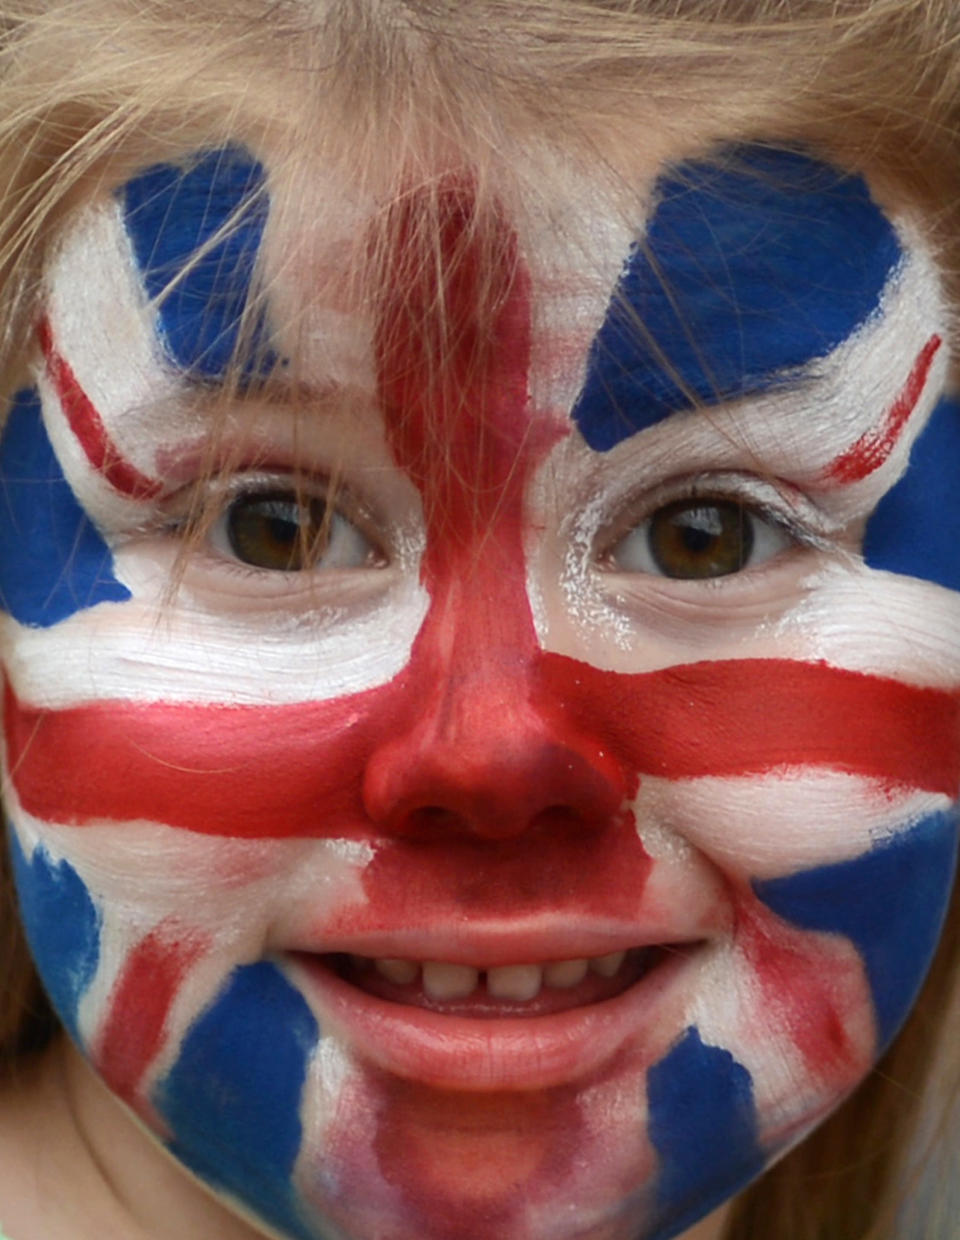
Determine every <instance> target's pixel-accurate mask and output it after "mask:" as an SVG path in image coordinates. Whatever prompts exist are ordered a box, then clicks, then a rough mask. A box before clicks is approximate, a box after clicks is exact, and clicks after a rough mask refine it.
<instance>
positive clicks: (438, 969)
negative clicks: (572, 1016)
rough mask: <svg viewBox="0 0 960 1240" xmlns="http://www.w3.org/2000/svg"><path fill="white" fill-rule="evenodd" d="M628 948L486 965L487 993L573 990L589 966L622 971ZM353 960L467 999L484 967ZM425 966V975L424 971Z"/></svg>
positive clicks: (517, 996) (393, 978) (435, 995)
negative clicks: (570, 957)
mask: <svg viewBox="0 0 960 1240" xmlns="http://www.w3.org/2000/svg"><path fill="white" fill-rule="evenodd" d="M626 955H627V953H626V952H625V951H621V952H610V953H609V954H608V955H606V956H594V957H593V958H592V959H589V960H588V959H584V958H581V959H577V960H553V961H551V962H550V963H549V964H543V965H540V964H509V965H498V966H496V967H494V968H490V969H486V970H484V971H483V972H485V974H486V980H487V993H488V994H489V995H490V996H491V997H492V998H494V999H511V1000H513V1001H515V1002H525V1001H527V1000H529V999H535V998H536V997H537V995H538V994H539V993H540V988H541V986H550V987H552V988H554V989H556V990H569V989H571V988H572V987H573V986H579V984H580V983H581V982H582V981H583V979H584V978H585V977H586V976H587V972H588V970H589V971H591V972H593V973H596V974H598V975H599V976H600V977H604V978H611V977H613V976H614V975H615V974H616V973H618V972H619V970H620V967H621V965H622V964H623V962H624V960H625V959H626ZM350 960H351V962H352V964H353V965H354V966H355V967H356V968H357V969H361V970H365V969H369V968H370V967H371V966H372V967H373V968H374V969H375V970H376V972H377V973H379V974H380V976H381V977H382V978H385V979H386V980H387V981H388V982H392V983H393V984H394V985H395V986H409V985H411V984H412V983H414V982H416V981H417V979H418V978H420V977H421V975H422V984H423V989H424V991H425V992H426V994H427V995H429V996H430V998H431V999H438V1000H444V999H465V998H466V997H467V996H468V995H471V994H473V992H474V991H475V990H476V988H477V986H478V985H479V982H480V974H481V972H482V970H480V969H475V968H473V966H471V965H465V964H445V963H443V962H442V961H437V960H430V961H427V962H426V963H425V964H423V965H421V964H420V962H419V961H417V960H401V959H399V958H396V957H393V956H385V957H380V958H378V959H376V960H371V959H370V958H369V957H366V956H351V957H350ZM421 971H422V974H421Z"/></svg>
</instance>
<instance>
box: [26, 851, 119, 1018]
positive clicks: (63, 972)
mask: <svg viewBox="0 0 960 1240" xmlns="http://www.w3.org/2000/svg"><path fill="white" fill-rule="evenodd" d="M10 850H11V856H12V858H13V874H14V881H15V882H16V887H17V895H18V898H19V901H20V914H21V917H22V919H23V927H24V930H25V931H26V934H27V940H28V941H29V943H30V950H31V951H32V952H33V957H34V960H35V961H36V963H37V968H38V969H39V971H40V976H41V978H42V979H43V984H44V987H45V988H46V991H47V994H48V995H49V996H50V1001H51V1003H52V1004H53V1006H54V1008H55V1009H56V1011H57V1013H58V1015H59V1017H60V1019H61V1020H62V1021H63V1023H64V1025H65V1026H66V1028H67V1030H68V1031H69V1033H70V1034H71V1035H72V1036H73V1037H74V1039H76V1038H77V1009H78V1007H79V1005H80V1000H81V999H82V998H83V996H84V994H85V993H86V989H87V987H88V986H89V985H90V983H91V982H92V981H93V977H94V974H95V973H96V971H97V965H98V964H99V961H100V915H99V913H98V912H97V909H96V907H95V905H94V903H93V900H92V899H91V897H90V893H89V891H87V888H86V887H85V885H84V883H83V881H82V879H81V878H80V876H79V875H78V874H77V872H76V870H74V869H73V867H72V866H71V865H69V864H68V863H67V862H66V861H56V862H55V861H53V860H52V859H51V857H50V855H49V853H48V852H46V850H45V849H44V848H43V847H42V846H40V845H37V847H36V848H35V849H34V851H33V856H32V857H31V858H30V860H29V861H28V860H27V858H26V857H25V856H24V853H23V850H22V849H21V848H20V844H19V841H18V840H17V836H16V832H14V831H12V830H11V831H10Z"/></svg>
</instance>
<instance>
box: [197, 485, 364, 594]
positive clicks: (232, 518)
mask: <svg viewBox="0 0 960 1240" xmlns="http://www.w3.org/2000/svg"><path fill="white" fill-rule="evenodd" d="M210 542H211V544H212V545H213V547H214V548H215V549H216V550H217V551H219V552H221V553H222V554H224V555H227V556H229V557H230V558H231V559H235V560H239V561H240V562H241V563H242V564H248V565H250V566H251V567H252V568H259V569H265V570H267V571H270V572H280V573H300V572H309V571H329V570H331V569H351V568H372V567H376V566H377V565H378V564H379V563H380V562H382V558H383V557H382V555H381V553H380V552H379V550H378V549H377V548H376V547H375V546H374V545H373V543H372V542H371V541H370V539H369V538H367V536H366V535H365V534H364V533H363V532H362V531H361V530H360V529H358V528H357V526H356V525H354V524H353V522H352V521H350V520H348V519H347V517H345V516H344V515H343V513H341V512H339V511H338V510H337V509H336V508H335V507H334V506H333V505H332V504H331V503H329V501H328V500H327V499H326V498H325V497H323V496H317V495H314V496H311V495H304V494H302V493H298V492H297V491H295V490H291V489H288V488H281V487H277V488H273V489H269V490H259V491H244V492H241V493H240V494H239V495H237V496H236V497H235V498H234V499H233V500H231V502H230V503H229V504H228V505H227V506H226V508H225V509H224V510H223V512H222V513H221V514H220V516H219V517H218V518H217V520H216V521H215V522H214V524H213V526H212V528H211V531H210Z"/></svg>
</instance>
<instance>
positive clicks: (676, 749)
mask: <svg viewBox="0 0 960 1240" xmlns="http://www.w3.org/2000/svg"><path fill="white" fill-rule="evenodd" d="M538 680H539V688H538V689H537V691H536V696H537V698H538V703H537V705H538V707H539V709H540V710H541V711H542V712H543V714H544V716H545V718H546V721H547V724H548V725H549V724H550V722H551V719H553V718H554V717H560V716H562V727H563V728H564V729H565V732H567V733H569V732H571V731H574V732H576V733H584V734H587V735H590V736H593V737H595V738H597V740H598V742H599V743H600V744H602V745H605V746H606V747H607V748H608V749H609V751H610V753H611V755H612V756H613V757H614V758H615V759H616V761H617V762H618V763H619V764H620V765H621V766H622V768H623V769H624V771H626V772H629V773H631V774H632V773H633V772H639V774H640V776H641V777H642V776H643V775H655V776H659V777H661V778H666V779H682V778H694V777H699V776H709V775H713V776H726V775H731V776H738V775H750V774H762V773H764V772H768V771H775V770H777V769H778V768H785V767H791V768H796V767H814V768H826V769H830V770H837V771H844V772H848V773H850V774H853V775H858V776H862V777H865V778H871V779H877V780H882V781H885V782H887V783H889V784H890V785H892V786H903V787H908V788H916V789H923V790H926V791H930V792H939V793H945V794H946V795H948V796H950V797H954V798H955V797H957V796H958V794H960V787H958V780H960V694H958V693H956V692H953V693H948V692H943V691H940V690H936V689H921V688H914V687H911V686H909V685H905V684H902V683H900V682H899V681H896V680H888V679H884V678H881V677H876V676H868V675H864V674H861V673H858V672H852V671H845V670H843V669H840V668H834V667H830V666H828V665H826V664H814V663H797V662H792V661H789V660H773V659H771V660H766V659H753V660H730V661H725V662H715V663H714V662H707V663H695V664H687V665H684V666H681V667H675V668H668V669H666V670H663V671H656V672H649V673H643V674H639V675H632V676H626V675H617V674H615V673H612V672H604V671H599V670H598V669H596V668H593V667H590V666H589V665H587V664H584V663H578V662H576V661H574V660H572V659H567V658H564V657H563V656H560V655H549V654H548V655H544V656H542V657H541V659H540V662H539V673H538ZM403 688H404V684H403V679H402V677H401V678H398V680H397V681H395V682H392V683H391V684H390V685H386V686H383V687H382V689H374V690H369V691H367V692H365V693H360V694H356V695H354V696H353V697H348V698H340V699H336V700H334V701H329V702H305V703H297V704H292V705H282V706H269V707H262V708H261V707H255V706H193V705H172V704H165V703H150V704H138V703H136V702H124V701H104V702H97V703H95V704H92V705H89V706H79V707H74V708H72V709H68V710H61V711H53V712H51V711H47V710H43V709H40V708H38V707H34V706H31V705H29V704H28V703H24V702H21V701H19V700H18V699H17V698H16V697H15V696H14V694H13V693H12V691H11V690H10V689H9V688H8V689H7V691H6V702H5V706H6V709H5V732H6V742H7V750H8V769H10V770H11V772H12V780H13V784H14V787H15V789H16V792H17V796H18V797H19V799H20V802H21V804H22V805H23V808H24V809H25V810H27V811H28V812H29V813H31V814H33V815H35V816H36V817H38V818H40V819H45V820H47V821H52V822H59V823H65V824H73V825H84V824H86V823H95V822H98V821H104V820H106V821H115V822H124V821H129V820H135V819H141V818H145V819H149V820H152V821H160V822H164V823H168V824H170V825H171V826H175V827H181V828H184V829H187V830H190V831H197V832H201V833H203V834H209V835H224V836H239V837H257V838H272V837H284V836H306V837H312V838H322V837H328V836H351V835H352V836H354V837H358V838H368V837H370V835H371V834H372V833H373V827H372V825H371V823H370V819H369V817H368V815H367V813H366V810H365V806H364V798H363V780H364V774H365V770H366V766H367V763H368V761H369V759H370V757H371V755H372V754H374V753H375V752H377V751H378V750H379V748H380V746H381V745H382V744H384V743H385V741H386V740H387V739H388V738H390V737H391V736H395V735H396V728H397V727H398V726H401V727H406V709H405V708H404V710H403V712H402V713H399V704H400V702H401V700H403V699H405V698H406V694H405V693H404V692H403ZM393 703H396V705H394V704H393ZM557 726H558V727H559V726H561V725H560V724H558V725H557ZM509 730H510V719H509V717H508V716H507V715H506V714H505V715H504V732H503V734H504V736H505V737H509ZM470 757H471V755H470V749H469V738H466V740H465V750H464V764H465V766H466V767H468V768H469V766H470Z"/></svg>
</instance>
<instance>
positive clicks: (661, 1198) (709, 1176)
mask: <svg viewBox="0 0 960 1240" xmlns="http://www.w3.org/2000/svg"><path fill="white" fill-rule="evenodd" d="M647 1104H648V1108H649V1128H650V1140H651V1142H652V1144H653V1147H654V1149H655V1150H656V1151H657V1154H658V1155H659V1159H660V1173H659V1177H658V1180H657V1186H656V1211H657V1218H658V1219H660V1220H662V1221H661V1222H660V1225H659V1230H657V1231H656V1232H655V1240H669V1237H671V1236H678V1235H679V1234H680V1233H681V1232H683V1231H686V1229H687V1228H688V1227H692V1226H693V1224H694V1223H695V1222H696V1221H697V1220H698V1219H700V1218H702V1217H703V1216H704V1215H705V1214H708V1213H709V1212H710V1211H711V1210H712V1209H713V1208H714V1207H715V1206H718V1205H719V1204H720V1203H721V1202H723V1201H726V1200H727V1199H728V1198H729V1197H731V1196H733V1195H734V1194H735V1193H737V1192H738V1191H739V1190H740V1189H741V1188H742V1187H743V1186H744V1185H745V1184H747V1183H748V1182H749V1181H750V1180H752V1179H754V1178H755V1177H756V1176H757V1175H759V1174H760V1172H761V1171H762V1170H763V1166H764V1157H763V1154H762V1153H761V1151H760V1148H759V1146H758V1144H757V1123H756V1114H755V1111H754V1103H753V1081H752V1079H751V1076H750V1073H749V1072H748V1071H747V1069H746V1068H744V1067H743V1065H742V1064H739V1063H737V1061H736V1060H735V1059H734V1057H733V1056H732V1055H731V1054H730V1052H729V1051H726V1050H723V1049H722V1048H721V1047H718V1046H705V1045H704V1043H703V1042H702V1041H701V1039H700V1033H699V1031H698V1030H697V1029H696V1028H695V1027H691V1028H689V1029H687V1031H686V1032H685V1033H684V1034H683V1036H682V1037H681V1038H680V1039H679V1041H677V1042H676V1043H675V1044H674V1046H673V1047H672V1048H671V1050H670V1051H669V1053H668V1054H667V1055H665V1056H664V1058H663V1059H661V1060H660V1062H659V1063H656V1064H654V1065H653V1067H652V1068H651V1069H650V1070H649V1072H648V1073H647Z"/></svg>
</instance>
